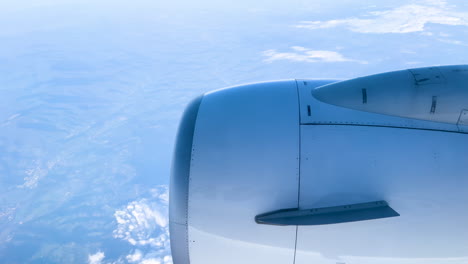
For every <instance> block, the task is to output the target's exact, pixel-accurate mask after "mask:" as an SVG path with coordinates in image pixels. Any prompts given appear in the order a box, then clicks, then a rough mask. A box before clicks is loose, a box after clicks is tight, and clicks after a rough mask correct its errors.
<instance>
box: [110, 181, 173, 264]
mask: <svg viewBox="0 0 468 264" xmlns="http://www.w3.org/2000/svg"><path fill="white" fill-rule="evenodd" d="M168 200H169V195H168V186H165V185H164V186H158V187H156V188H154V189H152V190H151V197H150V198H143V199H140V200H138V201H133V202H130V203H128V204H127V206H125V207H124V208H122V209H120V210H117V211H116V212H115V214H114V216H115V219H116V221H117V224H118V225H117V228H116V229H115V230H114V237H115V238H118V239H122V240H125V241H127V242H128V243H130V244H131V245H133V246H134V247H135V249H134V250H133V252H132V253H130V254H128V255H127V256H126V257H125V259H126V261H127V262H128V263H140V264H171V263H172V257H171V249H170V241H169V225H168ZM148 249H149V250H148Z"/></svg>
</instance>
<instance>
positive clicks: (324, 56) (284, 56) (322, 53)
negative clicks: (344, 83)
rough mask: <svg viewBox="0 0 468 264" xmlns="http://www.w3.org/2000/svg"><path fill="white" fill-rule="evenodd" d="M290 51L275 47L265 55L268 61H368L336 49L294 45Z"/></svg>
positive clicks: (264, 53)
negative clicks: (350, 57)
mask: <svg viewBox="0 0 468 264" xmlns="http://www.w3.org/2000/svg"><path fill="white" fill-rule="evenodd" d="M291 49H292V51H290V52H278V51H276V50H274V49H270V50H266V51H264V52H263V56H265V57H266V59H265V61H266V62H273V61H276V60H289V61H302V62H358V63H367V62H365V61H359V60H354V59H349V58H346V57H345V56H343V55H342V54H340V53H338V52H336V51H328V50H310V49H307V48H304V47H299V46H294V47H291Z"/></svg>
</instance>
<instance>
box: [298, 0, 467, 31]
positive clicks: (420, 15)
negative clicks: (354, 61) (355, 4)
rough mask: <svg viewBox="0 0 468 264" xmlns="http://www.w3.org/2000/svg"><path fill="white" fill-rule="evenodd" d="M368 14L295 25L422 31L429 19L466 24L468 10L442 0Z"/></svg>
mask: <svg viewBox="0 0 468 264" xmlns="http://www.w3.org/2000/svg"><path fill="white" fill-rule="evenodd" d="M367 16H370V18H356V17H351V18H345V19H337V20H328V21H303V22H301V23H300V24H299V25H296V27H298V28H307V29H319V28H332V27H339V26H342V27H345V28H347V29H349V30H351V31H354V32H359V33H410V32H420V31H424V27H425V25H426V24H428V23H434V24H442V25H451V26H468V12H460V11H456V10H454V9H453V8H452V7H451V6H448V5H447V3H446V2H445V1H426V2H425V3H424V4H408V5H403V6H400V7H397V8H394V9H391V10H386V11H378V12H370V13H369V14H367Z"/></svg>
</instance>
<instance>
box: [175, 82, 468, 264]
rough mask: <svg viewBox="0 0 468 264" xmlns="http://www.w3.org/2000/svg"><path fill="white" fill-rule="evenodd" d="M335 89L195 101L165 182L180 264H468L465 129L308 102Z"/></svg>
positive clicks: (228, 92)
mask: <svg viewBox="0 0 468 264" xmlns="http://www.w3.org/2000/svg"><path fill="white" fill-rule="evenodd" d="M334 82H336V81H331V80H290V81H277V82H265V83H258V84H251V85H244V86H238V87H232V88H226V89H222V90H217V91H214V92H210V93H207V94H204V95H203V96H201V97H199V98H197V99H195V100H194V101H192V103H191V104H190V105H189V106H188V107H187V109H186V111H185V113H184V115H183V117H182V121H181V124H180V127H179V132H178V136H177V142H176V148H175V154H174V161H173V169H172V175H171V187H170V234H171V247H172V254H173V260H174V263H175V264H189V263H190V264H210V263H213V264H220V263H223V264H229V263H233V264H234V263H236V264H238V263H243V264H249V263H269V264H272V263H278V264H280V263H281V264H284V263H291V264H293V263H295V264H305V263H333V264H335V263H348V262H349V263H362V262H372V263H389V262H392V263H394V262H397V263H440V262H444V261H447V260H448V259H450V261H451V263H465V262H466V261H468V257H467V256H468V248H467V247H466V245H468V225H467V224H466V223H468V213H467V210H466V203H467V202H468V192H466V186H468V173H467V171H468V170H467V169H468V148H466V146H468V135H467V134H466V133H467V132H468V130H467V129H466V127H464V126H462V125H460V124H450V123H439V122H431V121H425V120H417V119H414V118H408V117H398V116H392V115H388V114H386V115H384V114H380V113H369V112H364V111H358V110H353V109H349V108H344V107H340V106H335V105H331V104H327V103H324V102H322V101H319V100H317V99H316V98H315V97H314V96H313V93H314V91H315V89H316V88H317V87H322V88H320V89H324V87H327V86H324V85H327V84H328V86H330V87H333V84H332V83H334ZM340 89H341V88H340ZM428 241H430V243H428Z"/></svg>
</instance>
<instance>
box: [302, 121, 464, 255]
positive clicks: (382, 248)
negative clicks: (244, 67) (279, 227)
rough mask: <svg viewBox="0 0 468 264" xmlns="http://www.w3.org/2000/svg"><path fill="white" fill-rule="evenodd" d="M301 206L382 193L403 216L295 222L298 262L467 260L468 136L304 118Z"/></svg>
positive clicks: (346, 201) (358, 200)
mask: <svg viewBox="0 0 468 264" xmlns="http://www.w3.org/2000/svg"><path fill="white" fill-rule="evenodd" d="M301 135H302V137H301V142H302V147H301V186H300V208H301V209H306V208H314V207H328V206H336V205H341V204H349V203H361V202H366V201H369V200H370V201H372V200H386V201H388V203H389V204H390V205H391V206H392V208H394V209H395V210H396V211H397V212H398V213H400V214H401V216H400V217H392V218H385V219H377V220H372V221H363V222H352V223H343V224H337V225H323V226H309V227H308V226H300V227H299V228H298V238H297V251H296V264H309V263H333V264H335V263H338V262H339V263H376V264H389V263H405V264H413V263H414V264H422V263H433V264H435V263H452V264H462V263H463V264H466V263H467V262H468V247H467V245H468V225H467V223H468V211H467V210H466V205H467V204H468V192H467V191H466V190H467V186H468V176H467V171H468V149H467V148H466V146H468V135H466V134H460V133H446V132H438V131H422V130H415V129H398V128H382V127H362V126H332V125H331V126H327V125H319V126H317V125H304V126H302V130H301Z"/></svg>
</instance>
